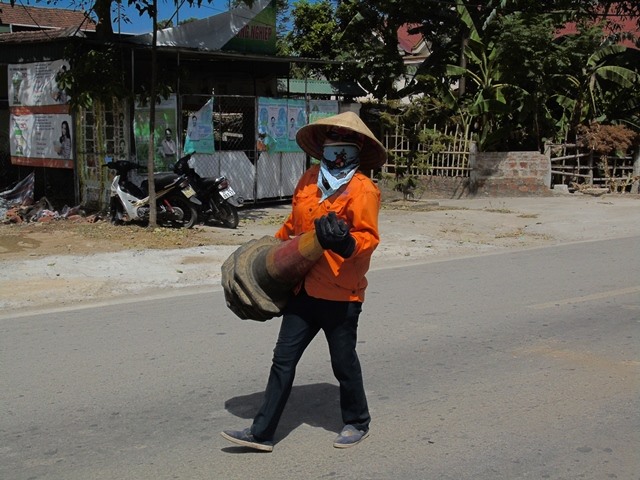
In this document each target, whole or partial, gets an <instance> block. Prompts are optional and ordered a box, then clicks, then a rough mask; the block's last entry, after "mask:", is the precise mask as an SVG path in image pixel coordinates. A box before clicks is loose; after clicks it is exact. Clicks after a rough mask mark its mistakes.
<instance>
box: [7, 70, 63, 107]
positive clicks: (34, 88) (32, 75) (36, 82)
mask: <svg viewBox="0 0 640 480" xmlns="http://www.w3.org/2000/svg"><path fill="white" fill-rule="evenodd" d="M68 68H69V62H67V61H66V60H54V61H51V62H36V63H20V64H13V65H9V66H8V67H7V73H8V76H9V106H10V107H19V106H23V107H41V106H46V105H66V103H67V101H68V100H69V98H68V96H67V93H66V92H65V91H64V90H63V89H62V88H60V87H59V85H58V83H57V81H56V75H57V74H58V72H64V71H66V70H67V69H68ZM67 111H68V110H67Z"/></svg>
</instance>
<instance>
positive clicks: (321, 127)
mask: <svg viewBox="0 0 640 480" xmlns="http://www.w3.org/2000/svg"><path fill="white" fill-rule="evenodd" d="M333 126H337V127H343V128H348V129H349V130H353V131H354V132H357V133H361V134H362V135H364V144H363V145H362V149H361V150H360V169H362V170H372V169H374V168H378V167H381V166H382V165H384V162H386V160H387V152H386V150H385V148H384V146H383V145H382V143H380V141H379V140H378V139H377V138H376V137H375V135H374V134H373V132H372V131H371V130H369V127H367V126H366V125H365V123H364V122H363V121H362V120H360V117H359V116H358V115H356V114H355V113H353V112H345V113H340V114H338V115H334V116H332V117H326V118H321V119H319V120H316V121H315V122H313V123H310V124H309V125H305V126H304V127H302V128H301V129H300V130H298V133H297V134H296V141H297V142H298V145H300V148H302V149H303V150H304V151H305V152H307V153H308V154H309V155H311V156H312V157H313V158H316V159H318V160H322V145H323V144H324V141H325V138H326V136H327V130H328V129H329V127H333Z"/></svg>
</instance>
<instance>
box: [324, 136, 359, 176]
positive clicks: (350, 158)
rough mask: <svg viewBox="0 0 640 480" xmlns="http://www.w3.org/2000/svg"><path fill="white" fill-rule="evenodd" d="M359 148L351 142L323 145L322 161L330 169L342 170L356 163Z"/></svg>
mask: <svg viewBox="0 0 640 480" xmlns="http://www.w3.org/2000/svg"><path fill="white" fill-rule="evenodd" d="M359 154H360V149H359V148H358V146H357V145H354V144H352V143H342V144H333V145H325V146H323V147H322V162H323V163H326V164H327V167H328V168H329V169H330V170H342V169H345V168H349V167H350V166H352V165H355V164H357V163H358V156H359Z"/></svg>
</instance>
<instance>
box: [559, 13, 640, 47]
mask: <svg viewBox="0 0 640 480" xmlns="http://www.w3.org/2000/svg"><path fill="white" fill-rule="evenodd" d="M609 20H610V21H611V23H614V24H615V25H616V26H617V29H618V31H619V32H621V33H630V34H632V35H634V36H635V38H636V41H635V42H634V41H632V40H623V41H621V42H620V44H621V45H624V46H625V47H627V48H636V49H640V47H639V46H638V43H637V42H640V27H639V26H638V22H637V19H636V18H634V17H611V18H610V19H609ZM605 32H606V33H607V34H611V33H613V29H612V28H607V29H605ZM576 33H578V26H577V25H576V23H575V22H572V23H567V24H566V25H565V26H564V28H562V29H560V30H559V31H558V32H556V37H562V36H565V35H575V34H576Z"/></svg>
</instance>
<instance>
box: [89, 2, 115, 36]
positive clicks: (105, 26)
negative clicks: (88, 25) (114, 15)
mask: <svg viewBox="0 0 640 480" xmlns="http://www.w3.org/2000/svg"><path fill="white" fill-rule="evenodd" d="M112 3H113V0H96V2H95V4H94V5H93V10H94V12H95V13H96V16H97V17H98V24H97V25H96V37H98V38H99V39H101V40H106V39H108V38H111V37H112V36H113V25H112V23H111V5H112Z"/></svg>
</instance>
